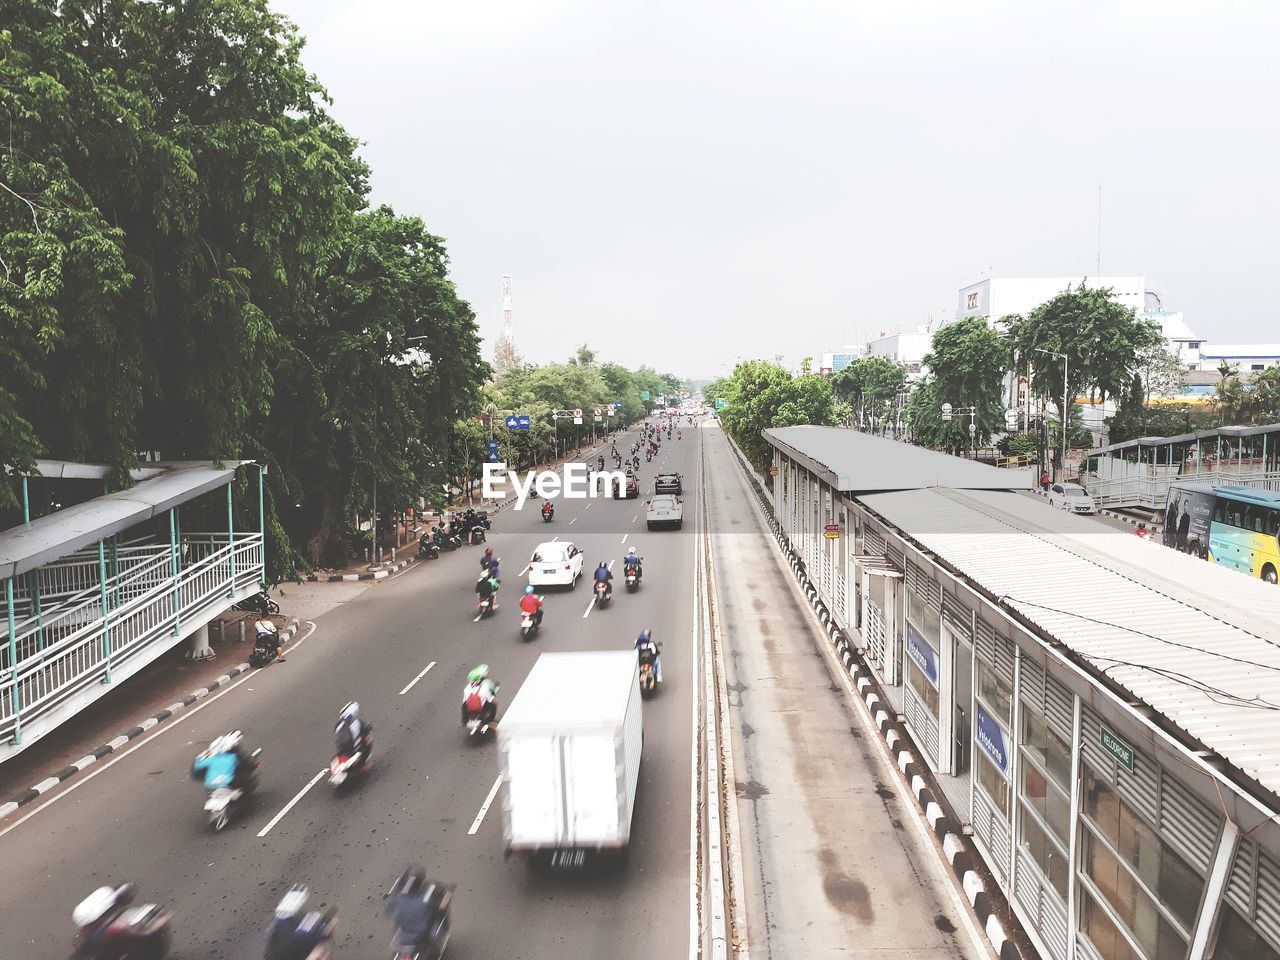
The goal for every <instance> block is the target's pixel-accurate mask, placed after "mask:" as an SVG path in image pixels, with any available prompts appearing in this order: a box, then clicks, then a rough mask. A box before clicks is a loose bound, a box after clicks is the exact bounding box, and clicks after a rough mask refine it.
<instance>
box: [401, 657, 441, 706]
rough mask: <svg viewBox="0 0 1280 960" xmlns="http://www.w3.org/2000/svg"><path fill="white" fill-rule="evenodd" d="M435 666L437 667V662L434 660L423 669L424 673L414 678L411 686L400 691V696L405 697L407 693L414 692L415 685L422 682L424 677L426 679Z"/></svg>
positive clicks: (410, 682)
mask: <svg viewBox="0 0 1280 960" xmlns="http://www.w3.org/2000/svg"><path fill="white" fill-rule="evenodd" d="M435 665H436V662H435V661H434V660H432V661H431V662H430V663H428V664H427V665H426V667H425V668H424V669H423V671H422V672H421V673H420V674H418V675H417V676H416V677H414V678H413V679H412V680H410V681H409V685H408V686H407V687H405V688H404V689H403V690H401V691H400V696H402V697H403V696H404V695H405V694H406V693H408V692H409V691H410V690H412V689H413V685H414V684H415V683H417V682H418V681H419V680H421V679H422V678H423V677H425V676H426V675H427V672H428V671H429V670H430V669H431V668H432V667H434V666H435Z"/></svg>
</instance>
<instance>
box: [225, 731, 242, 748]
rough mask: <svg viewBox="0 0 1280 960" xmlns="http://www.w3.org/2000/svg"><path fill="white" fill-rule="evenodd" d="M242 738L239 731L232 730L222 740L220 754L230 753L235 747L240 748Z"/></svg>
mask: <svg viewBox="0 0 1280 960" xmlns="http://www.w3.org/2000/svg"><path fill="white" fill-rule="evenodd" d="M241 739H243V738H242V736H241V734H240V731H239V730H232V731H231V732H230V733H228V734H227V735H226V736H225V737H223V738H222V750H221V752H222V753H230V752H231V751H232V750H234V749H235V748H236V747H238V746H240V741H241Z"/></svg>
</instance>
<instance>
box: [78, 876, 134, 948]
mask: <svg viewBox="0 0 1280 960" xmlns="http://www.w3.org/2000/svg"><path fill="white" fill-rule="evenodd" d="M134 893H135V887H134V886H133V884H131V883H125V884H121V885H120V886H118V887H99V888H98V889H97V890H94V891H93V893H91V894H89V896H87V897H85V898H84V899H83V900H81V901H80V903H78V904H77V905H76V908H75V909H74V910H72V911H71V920H72V922H73V923H75V925H76V926H77V927H78V928H79V929H80V939H79V942H78V944H77V949H76V954H75V955H76V956H77V957H80V956H87V957H92V956H96V955H97V951H98V950H99V948H100V947H101V946H102V943H103V941H104V940H105V939H106V937H107V931H108V930H110V929H111V925H112V924H113V923H115V922H116V920H117V919H118V918H119V917H120V914H121V913H122V912H123V911H124V908H125V907H127V906H128V905H129V904H130V903H132V902H133V897H134Z"/></svg>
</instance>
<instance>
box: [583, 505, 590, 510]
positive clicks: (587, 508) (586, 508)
mask: <svg viewBox="0 0 1280 960" xmlns="http://www.w3.org/2000/svg"><path fill="white" fill-rule="evenodd" d="M582 509H584V510H590V509H591V504H589V503H588V504H587V505H586V506H585V507H583V508H582Z"/></svg>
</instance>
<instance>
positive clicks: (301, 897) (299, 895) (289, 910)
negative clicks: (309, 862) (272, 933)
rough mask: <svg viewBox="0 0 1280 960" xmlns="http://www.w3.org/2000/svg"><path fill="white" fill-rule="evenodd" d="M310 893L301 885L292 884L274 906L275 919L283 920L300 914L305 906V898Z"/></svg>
mask: <svg viewBox="0 0 1280 960" xmlns="http://www.w3.org/2000/svg"><path fill="white" fill-rule="evenodd" d="M309 895H310V891H308V890H307V888H306V887H304V886H302V885H301V884H296V883H295V884H294V885H293V886H292V887H290V888H289V892H288V893H286V894H285V895H284V896H283V897H281V898H280V902H279V903H278V904H276V917H277V918H279V919H281V920H284V919H286V918H288V917H296V916H297V915H298V914H300V913H301V912H302V908H303V907H305V906H306V905H307V897H308V896H309Z"/></svg>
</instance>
